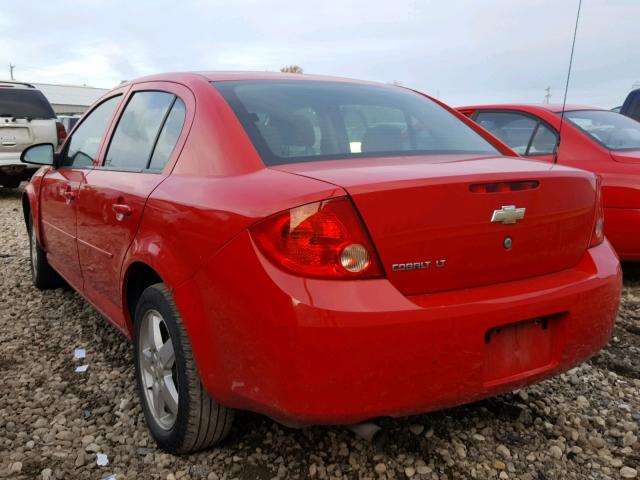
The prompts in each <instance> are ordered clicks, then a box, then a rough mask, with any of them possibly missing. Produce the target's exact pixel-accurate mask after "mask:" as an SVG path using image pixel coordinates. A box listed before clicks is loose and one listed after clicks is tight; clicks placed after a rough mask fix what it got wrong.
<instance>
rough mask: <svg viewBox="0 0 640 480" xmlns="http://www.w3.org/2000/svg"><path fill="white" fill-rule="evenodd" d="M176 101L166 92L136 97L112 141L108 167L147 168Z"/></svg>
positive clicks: (106, 164) (138, 94) (139, 94)
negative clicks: (161, 130) (159, 135)
mask: <svg viewBox="0 0 640 480" xmlns="http://www.w3.org/2000/svg"><path fill="white" fill-rule="evenodd" d="M175 98H176V97H175V95H173V94H171V93H166V92H136V93H134V94H133V96H132V97H131V100H129V103H128V104H127V106H126V108H125V109H124V112H123V113H122V116H121V117H120V120H119V122H118V126H117V127H116V130H115V132H114V134H113V137H112V139H111V143H110V145H109V150H108V151H107V155H106V160H105V166H107V167H114V168H125V169H134V170H143V169H145V168H147V165H148V164H149V161H150V159H151V155H152V153H153V148H154V146H155V144H156V140H157V139H158V134H159V133H160V129H161V128H162V125H163V124H164V122H165V119H166V118H167V115H168V114H169V111H170V110H171V107H172V105H173V102H174V100H175Z"/></svg>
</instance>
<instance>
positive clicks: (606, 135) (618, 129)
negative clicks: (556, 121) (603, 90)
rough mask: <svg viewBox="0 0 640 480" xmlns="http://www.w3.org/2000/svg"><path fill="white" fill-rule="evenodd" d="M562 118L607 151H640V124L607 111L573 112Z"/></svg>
mask: <svg viewBox="0 0 640 480" xmlns="http://www.w3.org/2000/svg"><path fill="white" fill-rule="evenodd" d="M564 117H565V118H566V119H567V120H569V121H571V123H573V124H574V125H575V126H576V127H578V128H579V129H580V130H582V131H583V132H584V133H586V134H587V135H589V136H590V137H591V138H593V139H594V140H595V141H596V142H598V143H600V144H601V145H602V146H604V147H606V148H608V149H609V150H640V123H639V122H636V121H635V120H633V119H631V118H629V117H626V116H624V115H620V114H619V113H615V112H611V111H608V110H575V111H572V112H564Z"/></svg>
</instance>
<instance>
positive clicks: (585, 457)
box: [0, 189, 640, 480]
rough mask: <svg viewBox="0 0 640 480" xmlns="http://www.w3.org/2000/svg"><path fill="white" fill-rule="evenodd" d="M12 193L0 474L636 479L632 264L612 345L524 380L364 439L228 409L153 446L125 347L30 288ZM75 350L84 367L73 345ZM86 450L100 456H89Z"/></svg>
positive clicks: (94, 319)
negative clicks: (219, 424) (223, 420)
mask: <svg viewBox="0 0 640 480" xmlns="http://www.w3.org/2000/svg"><path fill="white" fill-rule="evenodd" d="M21 216H22V213H21V206H20V194H19V192H18V191H16V190H1V189H0V236H1V237H0V265H1V282H2V283H1V284H0V345H1V348H0V478H12V479H22V478H24V479H27V478H43V479H54V478H55V479H70V478H83V479H84V478H87V479H103V478H106V477H108V476H109V475H114V474H115V475H116V478H117V479H118V480H120V479H125V478H127V479H129V478H131V479H133V478H138V479H152V478H153V479H155V478H161V479H189V478H192V479H235V478H237V479H247V480H249V479H271V478H274V477H277V478H320V479H327V478H373V479H375V478H384V477H385V476H386V478H407V477H411V478H420V479H454V478H479V479H482V478H500V479H502V478H520V479H529V480H544V479H571V478H594V479H600V478H636V477H637V475H638V473H637V472H638V470H640V442H638V438H637V437H638V436H640V433H638V427H639V425H640V395H639V394H640V356H639V355H638V353H639V348H640V266H629V267H626V268H625V288H624V294H623V299H622V308H621V311H620V317H619V319H618V325H617V329H616V332H615V336H614V337H613V339H612V341H611V343H610V344H609V345H608V346H607V348H606V349H605V350H604V351H603V352H602V353H601V354H600V355H598V356H597V357H595V358H594V359H593V360H592V361H590V362H588V363H586V364H584V365H582V366H580V367H578V368H575V369H574V370H572V371H570V372H568V373H567V374H564V375H561V376H559V377H558V378H555V379H553V380H548V381H546V382H543V383H541V384H539V385H535V386H532V387H530V388H527V389H526V390H523V391H520V392H517V393H513V394H510V395H505V396H502V397H498V398H494V399H490V400H486V401H482V402H478V403H475V404H472V405H468V406H465V407H460V408H454V409H451V410H447V411H443V412H437V413H432V414H428V415H420V416H415V417H410V418H403V419H395V420H392V419H382V420H380V422H379V424H380V425H381V426H382V427H383V432H384V440H385V441H384V442H380V444H376V445H372V444H370V443H369V442H367V441H365V440H362V439H360V438H358V437H356V436H354V434H353V433H351V432H350V431H348V430H346V429H344V428H338V427H334V428H321V427H312V428H306V429H301V430H291V429H287V428H285V427H283V426H281V425H278V424H277V423H274V422H272V421H271V420H269V419H267V418H264V417H261V416H259V415H255V414H250V413H240V414H239V415H238V416H237V417H236V418H237V421H236V426H235V427H234V430H233V431H232V434H231V435H230V438H228V440H227V441H225V442H224V444H223V446H221V447H219V448H215V449H211V450H209V451H206V452H202V453H199V454H196V455H190V456H183V457H174V456H171V455H168V454H166V453H163V452H162V451H159V450H158V449H156V448H155V446H154V443H153V441H152V440H151V439H150V437H149V435H148V433H147V430H146V427H145V425H144V420H143V416H142V413H141V410H140V408H139V407H138V400H137V396H136V392H135V390H134V378H133V368H132V354H131V348H130V346H129V344H128V343H127V342H126V341H125V340H124V339H123V338H122V337H121V336H120V335H119V334H118V333H117V332H116V330H115V329H114V328H112V327H111V326H109V325H108V324H107V323H106V322H105V321H104V320H102V319H101V318H100V316H99V315H98V314H97V313H96V312H95V311H94V310H93V309H92V308H91V307H89V305H87V304H86V303H85V302H84V301H83V300H82V299H81V298H80V297H79V296H78V295H76V294H75V293H73V292H72V291H70V290H64V289H59V290H55V291H48V292H44V293H43V292H40V291H38V290H36V289H35V288H34V287H32V286H31V281H30V278H29V273H28V272H29V253H28V247H27V237H26V234H25V229H24V225H23V221H22V218H21ZM78 347H82V348H85V349H86V353H87V357H86V363H88V364H89V365H90V366H89V370H88V371H87V372H86V373H84V374H80V373H74V368H75V366H77V365H79V364H80V363H81V362H78V361H74V360H73V353H74V349H75V348H78ZM98 453H104V454H106V455H107V456H108V460H109V464H108V465H106V466H102V467H99V466H97V465H96V458H97V454H98Z"/></svg>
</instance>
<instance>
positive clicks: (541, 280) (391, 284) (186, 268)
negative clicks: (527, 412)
mask: <svg viewBox="0 0 640 480" xmlns="http://www.w3.org/2000/svg"><path fill="white" fill-rule="evenodd" d="M514 155H515V153H514V152H513V151H511V150H509V149H508V147H506V146H504V145H503V144H502V143H500V142H499V141H498V140H496V139H494V138H493V137H491V136H490V135H488V134H486V133H485V132H484V130H482V129H480V127H478V126H477V125H475V124H474V123H473V122H471V120H469V119H467V118H465V117H464V116H463V115H461V114H459V113H457V112H455V111H453V110H451V109H449V108H448V107H446V106H444V105H442V104H440V103H439V102H437V101H435V100H432V99H430V98H429V97H426V96H424V95H422V94H420V93H417V92H414V91H411V90H407V89H403V88H399V87H395V86H389V85H379V84H373V83H365V82H359V81H353V80H344V79H335V78H323V77H313V76H307V75H304V76H303V75H282V74H267V73H256V74H249V73H193V74H170V75H161V76H155V77H148V78H143V79H140V80H137V81H134V82H130V83H127V84H124V85H122V86H120V87H118V88H117V89H115V90H113V91H112V92H110V93H109V94H107V95H106V96H104V97H103V98H102V99H101V100H100V101H99V102H98V103H97V104H96V105H94V106H93V108H92V109H91V110H90V111H89V112H88V113H87V114H86V115H85V116H84V117H83V119H82V120H81V121H80V122H79V123H78V125H77V126H76V127H75V129H74V130H73V131H72V132H71V134H70V135H69V138H67V140H66V142H65V143H64V145H63V146H62V147H61V149H60V150H59V151H58V152H56V153H54V149H53V146H52V145H48V144H45V145H38V146H33V147H31V148H30V149H28V150H26V151H25V152H24V154H23V160H24V161H26V162H30V163H39V164H43V165H45V166H44V167H43V168H41V169H40V170H39V171H38V173H37V174H36V175H35V176H34V177H33V179H32V181H31V183H30V184H29V185H28V186H27V188H26V191H25V195H24V199H23V206H24V214H25V220H26V222H27V228H28V232H29V238H30V242H31V265H32V274H33V281H34V283H35V285H36V286H37V287H39V288H47V287H54V286H56V285H58V284H59V283H60V281H61V280H62V279H64V280H65V281H66V282H67V283H69V284H70V285H71V286H73V288H75V289H76V290H77V291H78V292H79V293H80V294H81V295H82V296H84V297H85V298H86V299H87V301H89V302H90V303H91V304H92V305H93V306H95V308H96V309H97V310H99V311H100V312H101V313H102V314H103V315H104V316H105V317H106V318H107V319H108V320H109V321H110V322H112V323H113V324H114V325H115V326H116V327H117V328H119V329H120V330H121V331H122V332H123V333H124V334H125V335H126V336H127V337H128V338H130V339H132V340H133V344H134V350H135V362H136V379H137V383H138V388H139V391H140V399H141V402H142V406H143V410H144V414H145V418H146V420H147V423H148V425H149V428H150V430H151V433H152V435H153V436H154V438H155V439H156V440H157V442H158V444H159V445H160V446H161V447H162V448H164V449H166V450H168V451H170V452H176V453H181V452H190V451H194V450H198V449H202V448H206V447H208V446H210V445H213V444H215V443H216V442H219V441H220V440H221V439H222V438H224V436H225V435H226V434H227V433H228V432H229V429H230V427H231V422H232V418H233V411H234V409H248V410H253V411H256V412H261V413H263V414H266V415H269V416H270V417H272V418H274V419H276V420H279V421H281V422H283V423H287V424H295V425H304V424H352V423H356V422H359V421H362V420H365V419H368V418H372V417H378V416H401V415H409V414H415V413H419V412H426V411H430V410H434V409H440V408H444V407H450V406H453V405H458V404H462V403H465V402H470V401H473V400H477V399H480V398H484V397H487V396H490V395H496V394H499V393H501V392H506V391H510V390H513V389H516V388H519V387H522V386H523V385H526V384H528V383H531V382H535V381H539V380H541V379H543V378H547V377H549V376H551V375H554V374H556V373H558V372H560V371H563V370H566V369H568V368H570V367H572V366H573V365H576V364H577V363H579V362H582V361H584V360H585V359H587V358H589V357H590V356H591V355H593V354H594V353H595V352H596V351H597V350H598V349H600V348H601V347H602V346H603V344H604V343H605V342H606V341H607V339H608V337H609V335H610V333H611V330H612V327H613V323H614V319H615V316H616V311H617V307H618V296H619V293H620V268H619V263H618V259H617V257H616V255H615V253H614V252H613V250H612V249H611V246H610V245H609V243H608V242H607V240H606V239H605V238H604V237H603V230H602V227H603V225H602V215H603V213H602V205H601V198H600V190H599V183H598V181H597V179H596V176H595V175H594V174H593V173H589V172H585V171H581V170H575V169H572V168H569V167H564V166H560V165H553V164H548V163H543V162H535V161H529V160H525V159H521V158H507V157H511V156H514Z"/></svg>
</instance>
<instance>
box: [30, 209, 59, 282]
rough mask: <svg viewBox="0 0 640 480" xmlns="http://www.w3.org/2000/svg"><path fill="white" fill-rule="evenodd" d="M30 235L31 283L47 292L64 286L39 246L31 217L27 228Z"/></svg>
mask: <svg viewBox="0 0 640 480" xmlns="http://www.w3.org/2000/svg"><path fill="white" fill-rule="evenodd" d="M27 230H28V232H27V233H28V234H29V257H30V259H31V281H32V282H33V285H35V287H36V288H39V289H40V290H46V289H49V288H57V287H61V286H63V285H64V280H62V277H60V275H58V272H56V271H55V270H54V269H53V268H51V265H49V262H48V261H47V254H46V253H45V251H44V250H43V249H42V248H41V247H40V245H38V240H37V239H36V232H35V229H34V228H33V218H31V217H29V225H28V227H27Z"/></svg>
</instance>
